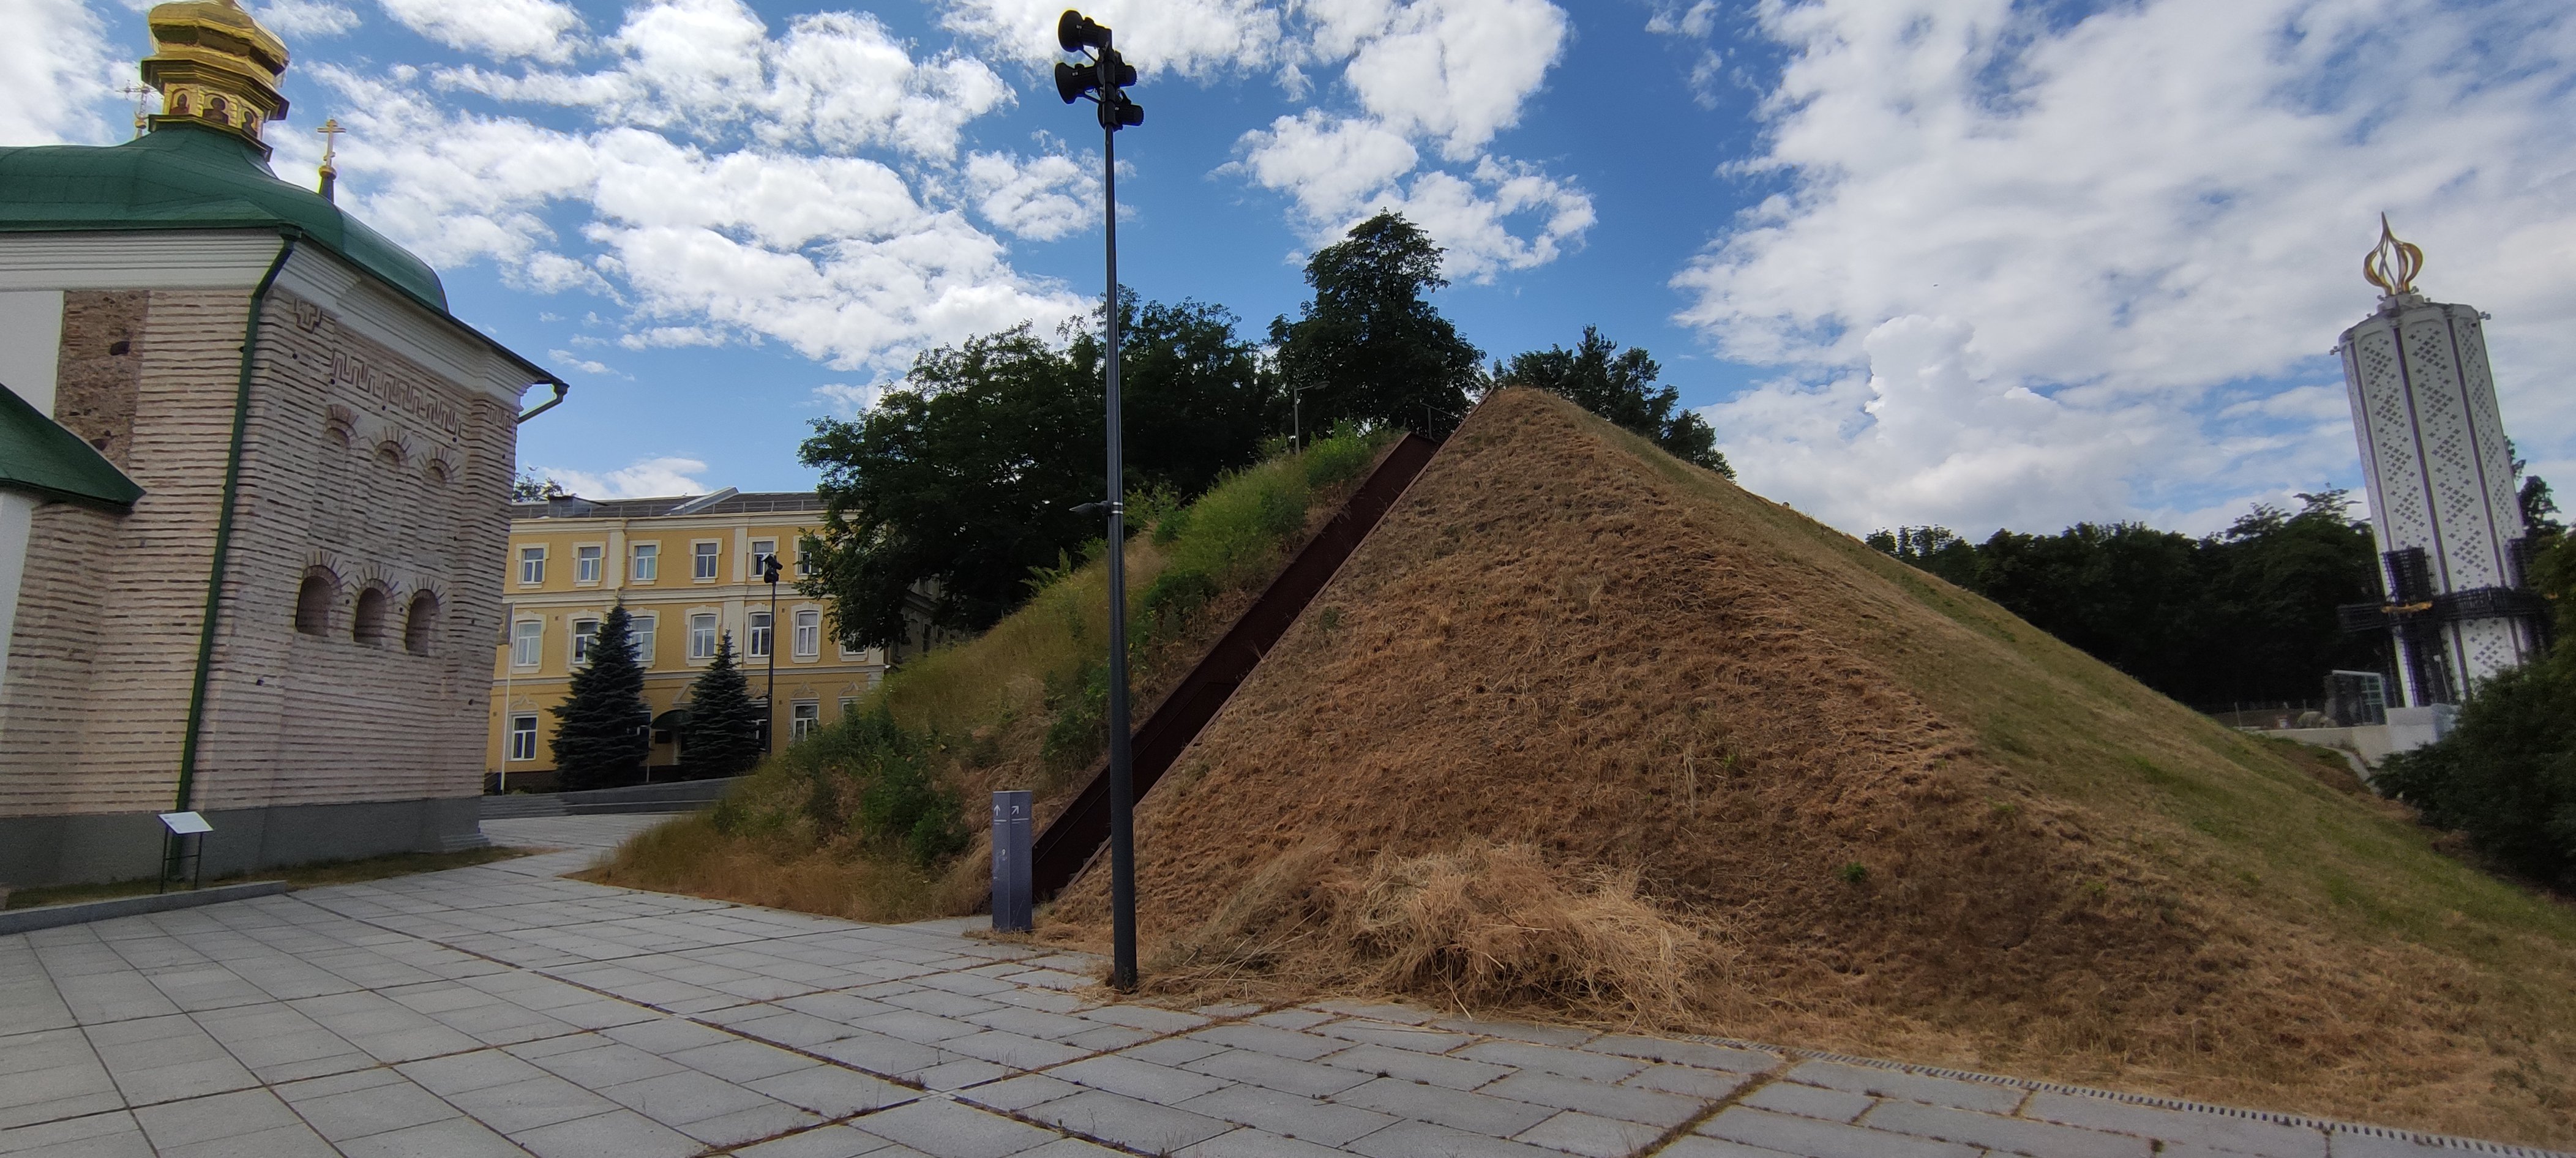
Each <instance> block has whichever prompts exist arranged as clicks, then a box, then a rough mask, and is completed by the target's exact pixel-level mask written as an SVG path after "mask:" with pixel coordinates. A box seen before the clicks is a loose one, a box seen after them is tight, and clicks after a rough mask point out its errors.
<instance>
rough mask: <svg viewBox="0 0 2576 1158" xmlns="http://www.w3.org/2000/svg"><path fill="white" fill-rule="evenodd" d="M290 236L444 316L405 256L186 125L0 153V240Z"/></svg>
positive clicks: (252, 148)
mask: <svg viewBox="0 0 2576 1158" xmlns="http://www.w3.org/2000/svg"><path fill="white" fill-rule="evenodd" d="M279 228H292V229H295V230H298V231H300V232H301V233H303V235H304V236H305V237H306V238H308V239H310V240H312V241H313V242H315V243H317V244H319V245H321V246H322V247H323V248H325V249H328V250H330V251H331V252H333V253H336V254H338V255H340V256H341V257H343V258H346V259H347V260H348V261H349V262H350V263H351V264H354V265H356V266H358V267H359V268H361V269H364V270H366V271H367V272H369V273H372V274H374V275H376V276H377V277H379V278H382V279H384V281H385V282H387V283H388V284H390V285H392V286H394V287H395V288H396V289H400V290H402V291H403V292H405V293H408V294H410V295H411V296H413V297H415V298H418V299H420V301H421V303H422V304H423V305H427V306H429V307H431V308H433V309H436V310H437V311H438V312H440V313H442V314H444V313H446V312H447V291H446V290H445V289H444V288H442V287H441V286H440V285H439V283H438V274H437V272H436V271H434V270H432V269H430V268H429V265H428V264H427V263H426V262H423V261H421V260H420V259H419V258H417V257H413V256H412V255H411V254H410V253H408V252H406V251H405V250H404V249H403V247H401V246H399V245H396V244H394V243H393V242H392V241H391V240H390V239H388V238H386V237H385V235H384V234H381V233H378V232H376V231H375V230H373V229H369V228H367V226H366V225H365V224H364V223H363V222H360V221H359V220H358V219H357V218H354V217H351V216H349V215H348V214H347V213H344V212H342V211H341V210H340V207H339V206H337V205H333V204H332V203H330V202H329V201H326V200H324V199H323V198H322V195H321V194H319V193H316V192H314V191H313V190H310V189H307V188H304V187H303V186H300V185H290V184H287V183H286V182H284V181H280V180H278V179H277V174H275V173H273V172H271V171H270V170H269V167H268V161H267V159H266V158H264V157H262V156H261V155H260V151H259V147H258V146H256V145H253V144H252V143H250V142H249V141H247V140H245V139H243V138H241V137H238V136H235V135H233V134H232V133H229V132H226V131H224V130H222V129H218V128H215V127H213V126H197V125H191V124H188V123H186V122H184V121H175V120H174V121H169V122H165V123H164V124H163V125H162V126H161V127H159V128H156V129H154V130H153V131H152V132H150V133H148V134H145V135H144V136H142V137H139V138H137V139H135V140H132V141H128V142H126V143H124V144H122V145H107V146H98V145H37V146H31V147H27V148H16V149H0V232H9V233H63V232H70V231H74V230H107V229H279Z"/></svg>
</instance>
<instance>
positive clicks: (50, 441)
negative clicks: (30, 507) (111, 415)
mask: <svg viewBox="0 0 2576 1158" xmlns="http://www.w3.org/2000/svg"><path fill="white" fill-rule="evenodd" d="M0 490H12V491H25V492H28V493H30V494H34V495H37V496H40V497H42V498H48V499H55V500H59V501H61V502H67V503H80V504H82V505H84V506H92V507H101V508H104V509H106V510H110V511H114V512H116V513H117V514H120V515H121V514H124V513H125V512H127V511H130V510H133V509H134V500H136V499H139V498H142V497H143V488H142V487H139V486H136V485H134V480H133V479H130V478H127V477H125V472H124V471H121V470H118V469H116V465H115V464H114V463H111V462H109V461H107V459H106V458H105V457H103V456H101V455H100V454H99V453H98V451H96V450H93V449H91V447H90V445H89V444H88V443H86V442H82V441H81V439H80V436H79V435H77V434H74V433H72V432H71V431H68V430H65V429H63V427H62V424H61V423H58V422H55V421H54V420H53V419H52V418H50V417H47V416H46V414H45V412H43V411H41V410H38V409H36V408H35V407H34V406H32V405H29V404H28V402H27V400H26V399H24V398H20V397H18V393H17V392H16V391H14V390H11V389H9V388H8V387H7V386H6V385H5V384H0Z"/></svg>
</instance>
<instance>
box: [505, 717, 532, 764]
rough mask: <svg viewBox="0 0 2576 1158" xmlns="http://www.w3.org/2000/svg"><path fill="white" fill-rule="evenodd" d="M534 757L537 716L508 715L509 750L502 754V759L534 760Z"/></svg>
mask: <svg viewBox="0 0 2576 1158" xmlns="http://www.w3.org/2000/svg"><path fill="white" fill-rule="evenodd" d="M536 758H537V718H536V717H535V716H512V717H510V750H509V751H508V752H507V753H505V754H504V755H503V756H502V759H504V760H534V759H536Z"/></svg>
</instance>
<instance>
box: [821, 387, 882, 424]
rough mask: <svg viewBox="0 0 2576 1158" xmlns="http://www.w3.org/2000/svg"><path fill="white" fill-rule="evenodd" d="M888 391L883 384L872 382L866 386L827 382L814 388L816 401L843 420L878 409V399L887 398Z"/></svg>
mask: <svg viewBox="0 0 2576 1158" xmlns="http://www.w3.org/2000/svg"><path fill="white" fill-rule="evenodd" d="M886 390H887V386H886V384H885V383H883V382H871V383H868V384H867V385H865V386H853V385H851V384H849V383H847V382H827V383H824V384H823V385H821V386H817V387H815V388H814V400H815V401H817V402H820V403H822V404H823V405H824V406H825V407H828V408H830V410H831V411H832V413H834V414H837V415H839V416H841V417H843V418H856V417H858V416H859V415H862V414H865V413H867V412H868V411H871V410H874V409H876V407H877V399H880V398H883V397H885V392H886Z"/></svg>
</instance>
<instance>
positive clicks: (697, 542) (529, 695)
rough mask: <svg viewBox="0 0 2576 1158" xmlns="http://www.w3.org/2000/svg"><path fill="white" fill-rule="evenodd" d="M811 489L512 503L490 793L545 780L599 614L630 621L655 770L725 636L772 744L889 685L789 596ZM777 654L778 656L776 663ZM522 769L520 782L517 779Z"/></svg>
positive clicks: (806, 601) (673, 745)
mask: <svg viewBox="0 0 2576 1158" xmlns="http://www.w3.org/2000/svg"><path fill="white" fill-rule="evenodd" d="M822 511H823V500H822V499H821V498H819V497H818V496H816V495H815V494H814V492H812V491H786V492H770V493H754V494H745V493H742V492H740V491H736V490H734V489H732V488H730V487H728V488H726V489H724V490H720V491H717V492H715V493H713V494H707V495H699V496H696V497H694V498H659V499H615V500H590V499H582V498H573V497H566V498H558V499H551V500H547V501H544V502H529V503H519V504H516V505H514V506H513V507H512V508H511V519H510V551H509V571H508V574H506V575H505V576H503V578H502V592H503V598H504V599H505V600H506V601H507V603H508V605H509V614H508V616H507V617H506V621H507V622H508V624H509V627H508V629H507V633H506V637H505V641H503V642H501V643H500V644H499V646H498V647H497V648H496V649H495V655H494V661H493V667H492V705H493V707H492V716H491V738H490V741H489V743H488V744H487V745H486V746H485V752H484V768H485V769H486V771H487V772H488V773H490V774H491V775H489V776H488V777H487V779H488V780H489V781H490V782H491V785H492V786H493V787H495V788H498V787H500V786H502V785H503V784H507V785H508V786H510V787H520V786H523V785H524V786H526V787H529V788H539V789H542V788H548V787H552V786H553V782H554V775H553V772H554V753H553V747H552V744H551V743H550V741H551V740H552V739H553V737H554V729H555V722H556V721H555V717H554V714H553V713H552V712H550V711H548V710H547V709H549V708H552V707H554V706H555V705H556V704H559V703H562V702H563V700H564V696H565V694H566V691H567V689H568V686H569V683H570V678H571V672H572V670H573V668H574V667H575V666H576V665H578V664H579V663H581V662H582V661H583V659H584V653H585V652H586V651H587V649H588V648H589V646H590V639H591V636H592V634H593V633H595V632H597V631H598V630H599V622H600V620H601V619H603V618H605V617H606V616H607V614H608V610H609V608H610V607H612V606H614V605H616V604H617V602H618V601H620V600H623V601H624V602H625V604H626V610H627V613H628V614H629V615H631V616H633V617H634V633H635V641H636V650H637V652H638V654H639V658H640V659H641V660H642V661H643V664H644V699H645V702H646V703H648V704H649V705H651V707H652V709H653V754H652V756H651V758H650V760H649V761H648V763H649V764H650V766H651V767H652V768H653V769H655V770H656V778H657V779H658V778H660V775H662V774H664V773H666V772H667V771H668V770H669V769H671V768H672V767H673V766H674V765H676V764H677V763H678V762H679V743H678V741H679V731H678V729H677V728H676V727H675V725H676V724H677V723H678V722H679V720H680V719H682V718H683V717H682V715H680V713H684V712H685V711H686V709H687V707H688V698H689V689H690V685H691V684H692V683H693V682H694V681H695V680H696V679H697V678H698V675H699V673H700V672H702V671H704V670H705V669H706V666H707V663H708V661H709V660H711V659H713V658H714V657H715V652H716V641H717V640H718V639H719V638H720V637H722V636H724V635H728V634H730V635H731V636H732V637H733V646H734V654H735V656H736V657H737V661H738V662H739V663H741V665H742V667H743V674H744V676H745V677H746V678H747V679H748V680H749V681H750V684H751V694H752V695H753V696H754V697H755V698H757V697H760V696H763V695H767V694H768V693H769V688H770V672H771V670H772V669H773V666H774V668H775V670H776V672H777V677H776V682H777V692H776V694H775V695H774V696H771V697H770V735H771V736H772V737H774V738H775V739H774V741H773V743H774V744H776V745H780V746H783V745H786V744H791V743H794V742H795V741H797V740H800V739H803V738H804V737H805V735H806V734H807V733H808V732H809V731H811V730H813V729H814V728H817V727H820V726H822V725H824V724H827V723H830V722H832V721H835V720H838V719H840V718H841V717H843V716H846V715H848V714H850V712H851V711H852V710H853V709H854V707H855V705H856V703H857V701H858V699H859V697H861V696H862V695H864V694H866V692H867V691H868V689H870V688H873V687H875V686H876V684H877V681H878V680H880V679H882V678H884V676H885V672H886V668H887V665H888V662H889V659H890V658H900V654H899V653H898V654H897V655H896V656H894V657H889V656H888V654H887V652H886V650H885V649H882V648H865V649H849V648H844V647H842V646H840V643H839V641H837V640H834V639H831V638H829V635H830V632H829V631H828V630H827V629H826V627H825V621H824V615H823V604H822V601H820V600H818V599H814V598H810V597H808V596H806V595H803V594H801V593H799V592H798V591H797V590H796V579H797V576H798V574H799V571H800V569H799V567H798V566H797V545H798V542H799V540H800V538H801V536H802V535H803V534H804V532H806V531H807V530H809V529H812V528H813V527H814V526H815V525H816V524H818V523H819V522H820V521H821V518H822ZM771 552H776V553H777V555H778V561H779V563H780V565H781V568H782V570H783V573H784V574H783V577H782V578H781V580H780V581H779V583H778V585H777V587H776V588H775V595H776V612H775V618H774V619H773V618H772V611H771V606H772V602H771V597H772V593H773V592H772V588H771V587H770V585H769V584H767V583H764V582H762V580H761V568H760V565H759V560H760V558H761V557H762V556H764V555H767V554H770V553H771ZM773 661H774V664H773ZM522 777H525V779H524V780H523V779H521V778H522Z"/></svg>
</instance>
